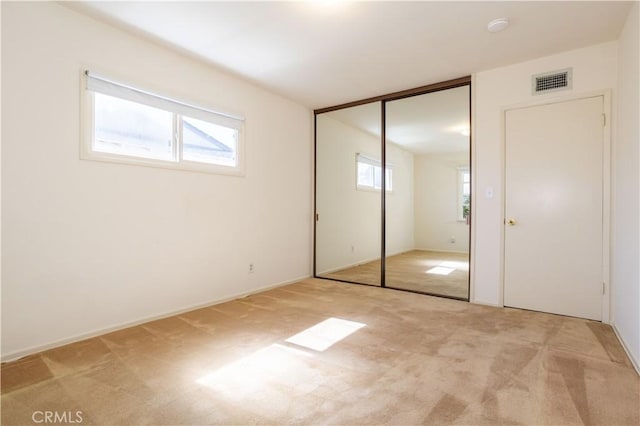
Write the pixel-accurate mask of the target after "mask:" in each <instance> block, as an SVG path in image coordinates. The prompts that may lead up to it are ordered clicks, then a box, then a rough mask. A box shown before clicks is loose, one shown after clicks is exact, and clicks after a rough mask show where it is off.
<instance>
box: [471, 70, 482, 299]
mask: <svg viewBox="0 0 640 426" xmlns="http://www.w3.org/2000/svg"><path fill="white" fill-rule="evenodd" d="M476 87H477V81H476V74H472V75H471V86H470V88H471V117H470V120H469V124H470V128H471V129H470V130H471V134H470V135H469V137H470V139H471V140H470V143H469V149H470V150H471V164H470V166H471V222H469V226H470V228H469V230H470V235H469V303H478V304H482V302H479V301H477V300H476V267H475V265H476V224H477V221H476V214H475V212H476V206H477V205H478V201H477V200H478V195H477V194H478V193H477V192H476V189H477V184H476V182H477V179H476V176H477V173H476V170H477V168H476V164H477V154H476V140H477V138H476V127H477V126H475V125H474V123H475V122H476Z"/></svg>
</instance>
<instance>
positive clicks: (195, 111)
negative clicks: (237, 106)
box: [80, 70, 245, 176]
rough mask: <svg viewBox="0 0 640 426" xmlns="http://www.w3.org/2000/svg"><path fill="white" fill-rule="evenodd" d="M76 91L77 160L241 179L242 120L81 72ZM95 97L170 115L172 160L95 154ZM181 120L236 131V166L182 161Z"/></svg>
mask: <svg viewBox="0 0 640 426" xmlns="http://www.w3.org/2000/svg"><path fill="white" fill-rule="evenodd" d="M80 91H81V111H82V116H81V127H82V129H81V133H82V134H81V138H80V139H81V142H80V158H81V159H83V160H93V161H103V162H109V163H120V164H129V165H138V166H147V167H157V168H165V169H173V170H186V171H194V172H201V173H211V174H223V175H232V176H244V175H245V151H244V149H245V146H244V118H240V117H237V116H233V115H230V114H229V115H227V114H223V113H220V112H215V111H213V110H212V109H209V108H204V107H200V106H196V105H195V104H192V103H187V102H182V101H179V100H174V99H172V98H169V97H165V96H162V95H158V94H156V93H153V92H150V91H146V90H143V89H140V88H138V87H136V86H132V85H129V84H125V83H121V82H120V81H115V80H111V79H108V78H105V77H102V76H100V75H97V74H94V73H93V72H90V71H85V70H83V71H82V75H81V88H80ZM95 93H102V94H106V95H108V96H113V97H116V98H119V99H124V100H130V101H133V102H136V103H139V104H142V105H149V106H153V107H156V108H159V109H162V110H165V111H168V112H171V113H172V114H173V122H172V133H173V143H172V155H173V158H172V159H171V160H162V159H154V158H147V157H139V156H131V155H125V154H116V153H108V152H101V151H97V150H95V149H94V136H95V114H94V106H95ZM136 98H137V99H140V100H142V102H139V101H137V100H136ZM182 116H185V117H187V118H195V119H198V120H203V121H208V122H211V123H213V124H217V125H221V126H224V127H229V128H234V129H236V130H237V132H238V133H237V135H238V137H237V147H236V166H225V165H219V164H211V163H205V162H198V161H188V160H184V159H183V158H182V157H183V155H182V119H181V117H182Z"/></svg>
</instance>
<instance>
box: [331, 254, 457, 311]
mask: <svg viewBox="0 0 640 426" xmlns="http://www.w3.org/2000/svg"><path fill="white" fill-rule="evenodd" d="M385 268H386V270H385V272H386V281H385V285H386V286H387V287H394V288H399V289H404V290H413V291H420V292H423V293H429V294H437V295H441V296H448V297H457V298H460V299H468V298H469V275H468V274H469V255H468V254H463V253H448V252H438V251H427V250H412V251H409V252H406V253H402V254H398V255H395V256H389V257H388V258H387V263H386V265H385ZM434 268H439V269H436V270H434ZM443 268H444V269H443ZM447 272H448V274H446V275H445V274H444V273H447ZM323 277H324V278H330V279H336V280H341V281H351V282H357V283H362V284H369V285H380V261H379V260H376V261H373V262H368V263H364V264H362V265H358V266H354V267H351V268H347V269H342V270H340V271H335V272H332V273H330V274H325V275H323Z"/></svg>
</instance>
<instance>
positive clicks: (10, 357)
mask: <svg viewBox="0 0 640 426" xmlns="http://www.w3.org/2000/svg"><path fill="white" fill-rule="evenodd" d="M307 278H311V277H310V276H308V275H306V276H303V277H300V278H296V279H293V280H287V281H282V282H279V283H277V284H269V285H266V286H264V287H260V288H256V289H253V290H251V291H245V292H241V293H237V294H233V295H229V296H226V297H223V298H219V299H215V300H209V301H207V302H203V303H197V304H195V305H190V306H186V307H184V308H180V309H177V310H174V311H170V312H165V313H162V314H158V315H152V316H148V317H144V318H141V319H139V320H135V321H129V322H125V323H120V324H117V325H113V326H110V327H105V328H101V329H98V330H94V331H91V332H88V333H82V334H78V335H75V336H72V337H67V338H64V339H60V340H56V341H55V342H51V343H47V344H45V345H37V346H32V347H30V348H27V349H22V350H19V351H15V352H11V353H8V354H2V358H1V361H2V362H11V361H15V360H18V359H20V358H23V357H25V356H28V355H32V354H35V353H38V352H42V351H46V350H49V349H53V348H57V347H59V346H64V345H68V344H70V343H75V342H79V341H82V340H86V339H90V338H92V337H97V336H101V335H103V334H107V333H111V332H113V331H118V330H123V329H125V328H129V327H134V326H136V325H140V324H144V323H147V322H150V321H155V320H159V319H163V318H168V317H172V316H174V315H180V314H183V313H185V312H189V311H193V310H196V309H200V308H206V307H207V306H213V305H218V304H220V303H225V302H228V301H230V300H236V299H241V298H243V297H247V296H250V295H252V294H256V293H262V292H263V291H267V290H271V289H274V288H278V287H283V286H285V285H289V284H293V283H297V282H299V281H302V280H306V279H307Z"/></svg>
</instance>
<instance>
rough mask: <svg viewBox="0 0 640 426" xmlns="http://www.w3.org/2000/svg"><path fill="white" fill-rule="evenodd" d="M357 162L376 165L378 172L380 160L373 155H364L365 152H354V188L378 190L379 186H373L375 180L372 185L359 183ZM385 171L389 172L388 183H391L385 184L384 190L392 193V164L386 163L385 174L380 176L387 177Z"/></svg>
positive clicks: (380, 166)
mask: <svg viewBox="0 0 640 426" xmlns="http://www.w3.org/2000/svg"><path fill="white" fill-rule="evenodd" d="M359 163H364V164H369V165H371V166H373V167H374V168H375V167H377V168H379V169H380V173H382V162H381V161H380V160H378V159H377V158H374V157H373V156H370V155H366V154H361V153H359V152H357V153H356V189H357V190H358V191H370V192H380V190H381V188H376V187H375V182H374V184H373V186H370V185H362V184H360V182H359V181H358V178H359V174H358V164H359ZM386 172H389V182H388V183H390V184H391V185H389V184H387V185H386V186H385V192H387V193H392V192H393V166H392V165H391V164H388V163H387V167H386V170H385V174H384V175H383V176H382V179H386V178H387V176H386Z"/></svg>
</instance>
